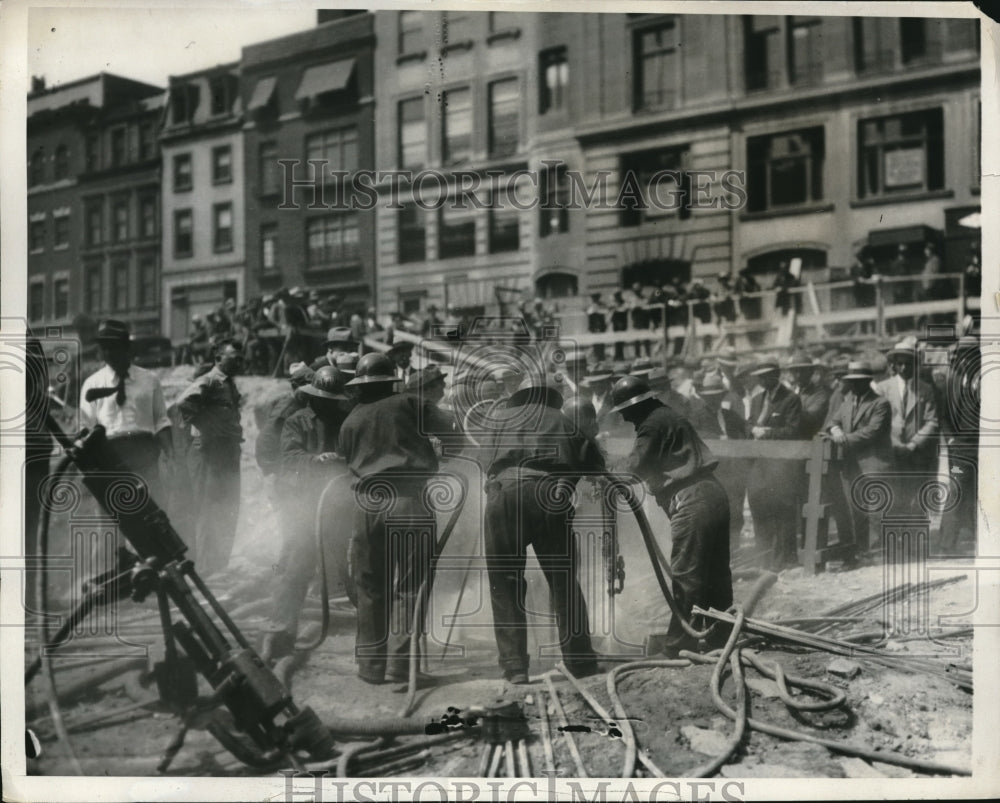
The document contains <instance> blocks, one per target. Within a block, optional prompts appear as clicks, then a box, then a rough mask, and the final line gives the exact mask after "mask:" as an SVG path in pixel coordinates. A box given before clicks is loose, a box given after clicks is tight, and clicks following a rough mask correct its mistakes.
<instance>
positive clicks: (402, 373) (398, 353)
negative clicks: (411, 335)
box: [385, 340, 416, 382]
mask: <svg viewBox="0 0 1000 803" xmlns="http://www.w3.org/2000/svg"><path fill="white" fill-rule="evenodd" d="M385 354H386V356H387V357H388V358H389V359H390V360H392V362H393V364H394V367H395V372H396V377H397V378H399V379H401V380H403V381H404V382H406V381H407V380H408V379H409V378H410V376H411V375H412V374H413V372H414V371H415V370H416V368H414V367H413V365H412V364H411V363H410V360H411V359H412V357H413V342H412V341H410V340H400V341H399V342H397V343H394V344H393V346H392V347H391V348H390V349H389V350H388V351H387V352H386V353H385Z"/></svg>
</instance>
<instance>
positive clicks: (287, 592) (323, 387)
mask: <svg viewBox="0 0 1000 803" xmlns="http://www.w3.org/2000/svg"><path fill="white" fill-rule="evenodd" d="M346 381H347V380H346V379H345V377H344V375H343V374H342V373H341V372H340V371H338V370H337V369H336V368H334V367H333V366H329V365H327V366H325V367H323V368H320V369H319V370H318V371H316V373H315V374H314V376H313V378H312V381H311V382H310V383H309V384H307V385H303V386H302V388H300V390H299V393H300V394H301V396H302V397H303V398H304V399H305V401H306V406H305V407H304V408H303V409H301V410H299V411H298V412H296V413H294V414H292V415H291V416H290V417H289V418H288V420H287V421H286V422H285V426H284V427H283V428H282V432H281V473H280V476H279V479H278V484H279V486H280V487H281V488H282V489H283V490H284V492H285V494H286V495H287V496H288V498H290V499H294V503H293V504H288V505H283V508H284V509H283V510H282V514H283V515H282V524H283V525H284V527H283V530H284V536H285V537H284V541H283V543H282V549H281V555H280V558H279V561H278V567H279V573H278V576H277V577H276V578H275V584H274V592H273V596H272V599H273V603H274V604H273V609H272V614H271V622H270V625H269V627H268V628H267V630H268V633H269V634H270V638H265V642H264V643H265V647H266V649H265V650H264V652H265V653H266V654H267V657H268V658H271V659H275V658H280V657H281V656H282V655H285V654H287V653H289V652H290V651H291V649H292V647H293V646H294V644H295V636H296V633H297V632H298V622H299V615H300V613H301V611H302V605H303V603H304V602H305V597H306V591H307V590H308V587H309V582H310V581H311V580H312V577H313V575H314V574H315V572H316V566H317V561H318V556H317V554H316V507H315V505H316V503H317V502H318V500H319V499H320V496H321V494H322V493H323V490H324V488H325V487H326V486H327V484H328V483H329V482H330V480H332V479H334V478H335V477H336V476H338V475H341V476H342V475H344V474H346V469H345V468H344V465H343V462H342V461H339V460H338V455H337V454H336V452H337V441H338V438H339V437H340V426H341V424H342V423H343V422H344V419H345V418H347V414H348V413H349V412H350V411H351V402H350V400H349V398H348V396H347V394H346V392H345V385H346ZM338 512H340V511H336V510H331V509H330V505H329V502H328V503H327V509H326V510H325V511H324V518H326V520H328V521H336V520H337V519H338V518H339V517H338V516H337V515H336V513H338ZM327 529H328V530H329V531H330V532H331V533H332V534H333V535H334V536H335V537H334V539H333V540H334V541H335V543H334V544H333V545H332V547H333V548H332V549H331V551H330V553H329V554H328V561H329V564H331V565H330V568H333V567H334V566H336V567H338V568H339V569H340V570H341V572H344V571H345V567H346V563H347V538H346V537H342V538H339V539H338V538H336V535H337V534H339V533H340V532H341V530H342V528H339V527H331V528H327ZM327 540H328V541H329V540H330V539H327ZM269 642H270V643H269Z"/></svg>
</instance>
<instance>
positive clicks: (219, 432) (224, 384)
mask: <svg viewBox="0 0 1000 803" xmlns="http://www.w3.org/2000/svg"><path fill="white" fill-rule="evenodd" d="M240 401H241V398H240V394H239V391H238V390H237V389H236V382H235V381H234V380H233V378H232V377H229V376H226V375H225V374H224V373H222V371H220V370H219V367H218V366H217V365H213V366H212V368H211V370H209V371H208V372H207V373H204V374H202V375H201V376H200V377H198V378H197V379H196V380H195V381H194V382H192V383H191V384H190V385H189V386H188V387H187V389H186V390H185V391H184V392H183V393H182V394H181V396H180V398H179V399H177V401H176V402H175V406H176V407H177V410H178V411H179V412H180V414H181V418H182V419H183V421H184V424H185V425H186V426H189V427H191V434H192V436H194V437H199V436H200V437H201V439H202V442H203V443H204V444H211V443H230V444H231V443H240V442H241V441H242V440H243V425H242V424H241V423H240Z"/></svg>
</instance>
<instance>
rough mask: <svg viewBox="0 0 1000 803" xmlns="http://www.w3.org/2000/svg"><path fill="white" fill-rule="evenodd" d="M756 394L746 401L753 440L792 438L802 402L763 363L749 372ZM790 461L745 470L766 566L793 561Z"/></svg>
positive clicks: (794, 488)
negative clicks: (755, 387)
mask: <svg viewBox="0 0 1000 803" xmlns="http://www.w3.org/2000/svg"><path fill="white" fill-rule="evenodd" d="M751 376H753V377H754V378H756V380H757V382H758V384H759V385H760V386H761V389H762V392H761V393H758V394H757V395H756V396H754V397H753V398H752V399H751V401H750V416H749V418H748V420H747V423H748V425H749V426H750V435H751V437H753V438H754V439H755V440H794V439H796V438H798V437H799V434H800V431H801V427H802V401H801V400H800V399H799V397H798V396H796V395H795V394H794V393H793V392H792V391H791V390H790V389H789V388H788V387H786V386H785V385H783V384H781V382H780V378H781V369H780V368H779V367H778V364H777V363H774V362H765V363H762V364H760V365H759V366H758V367H757V368H756V369H754V370H753V371H751ZM800 471H801V463H799V462H797V461H795V460H780V459H767V458H760V459H758V460H757V461H756V462H755V463H754V465H753V467H752V469H751V472H750V477H749V483H748V486H747V494H748V495H749V498H750V512H751V513H752V514H753V528H754V540H755V541H756V543H757V549H758V550H759V552H760V554H761V557H762V559H763V561H764V563H765V565H768V566H769V567H770V568H772V569H775V570H781V569H786V568H789V567H791V566H795V565H797V563H798V538H797V534H798V522H799V510H800V507H801V505H800V500H799V491H798V488H799V481H798V480H799V475H800Z"/></svg>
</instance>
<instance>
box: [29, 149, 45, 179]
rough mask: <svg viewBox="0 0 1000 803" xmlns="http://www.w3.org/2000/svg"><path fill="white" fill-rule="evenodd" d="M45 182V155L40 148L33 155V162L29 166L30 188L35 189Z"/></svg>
mask: <svg viewBox="0 0 1000 803" xmlns="http://www.w3.org/2000/svg"><path fill="white" fill-rule="evenodd" d="M43 181H45V155H44V154H43V153H42V149H41V148H38V149H37V150H36V151H35V152H34V153H33V154H31V161H30V163H29V165H28V186H29V187H34V186H36V185H38V184H41V183H42V182H43Z"/></svg>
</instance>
